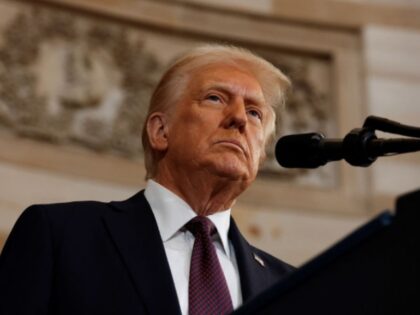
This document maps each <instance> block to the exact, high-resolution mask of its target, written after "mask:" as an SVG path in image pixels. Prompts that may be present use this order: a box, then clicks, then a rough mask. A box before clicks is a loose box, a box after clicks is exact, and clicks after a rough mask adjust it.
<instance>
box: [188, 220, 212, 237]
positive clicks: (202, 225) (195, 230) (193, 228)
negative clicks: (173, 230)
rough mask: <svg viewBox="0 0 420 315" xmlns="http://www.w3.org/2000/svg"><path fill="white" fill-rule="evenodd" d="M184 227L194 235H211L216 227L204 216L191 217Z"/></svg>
mask: <svg viewBox="0 0 420 315" xmlns="http://www.w3.org/2000/svg"><path fill="white" fill-rule="evenodd" d="M185 227H186V228H187V230H188V231H190V232H191V233H192V234H193V235H194V236H195V237H197V236H199V235H207V236H211V235H212V234H213V233H215V232H216V228H215V226H214V225H213V223H212V222H211V221H210V220H209V219H208V218H206V217H203V216H197V217H195V218H193V219H191V220H190V221H189V222H188V223H187V224H186V225H185Z"/></svg>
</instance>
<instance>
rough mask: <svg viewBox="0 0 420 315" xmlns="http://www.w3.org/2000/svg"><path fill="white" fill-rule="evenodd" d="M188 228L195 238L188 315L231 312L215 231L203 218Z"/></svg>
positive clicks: (211, 314) (197, 219)
mask: <svg viewBox="0 0 420 315" xmlns="http://www.w3.org/2000/svg"><path fill="white" fill-rule="evenodd" d="M186 228H187V229H188V230H189V231H190V232H191V233H192V234H194V237H195V241H194V248H193V251H192V256H191V266H190V284H189V314H190V315H204V314H206V315H207V314H209V315H214V314H217V315H220V314H228V313H230V312H232V311H233V307H232V300H231V298H230V293H229V289H228V286H227V283H226V279H225V275H224V274H223V271H222V268H221V266H220V263H219V259H218V258H217V254H216V249H215V248H214V245H213V242H212V239H211V235H212V234H213V233H214V232H215V231H216V228H215V227H214V225H213V223H211V221H210V220H209V219H207V218H206V217H202V216H198V217H195V218H194V219H192V220H191V221H190V222H188V223H187V224H186Z"/></svg>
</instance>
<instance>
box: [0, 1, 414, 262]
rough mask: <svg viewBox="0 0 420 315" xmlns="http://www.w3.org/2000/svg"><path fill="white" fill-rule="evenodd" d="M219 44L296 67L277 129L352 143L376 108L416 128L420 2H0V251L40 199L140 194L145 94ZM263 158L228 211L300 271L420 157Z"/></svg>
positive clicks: (373, 208) (387, 200)
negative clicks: (280, 161) (320, 163)
mask: <svg viewBox="0 0 420 315" xmlns="http://www.w3.org/2000/svg"><path fill="white" fill-rule="evenodd" d="M212 42H214V43H224V44H233V45H239V46H243V47H246V48H249V49H251V50H252V51H254V52H255V53H257V54H259V55H261V56H263V57H265V58H266V59H268V60H269V61H271V62H272V63H273V64H274V65H276V66H277V67H279V68H280V69H282V70H283V71H284V72H285V73H286V74H287V75H288V76H289V77H290V78H291V80H292V82H293V89H292V90H291V91H290V93H289V95H288V104H287V108H286V109H285V110H284V111H279V112H278V113H277V115H278V120H277V138H278V137H280V136H281V135H284V134H288V133H298V132H309V131H311V132H323V133H324V134H325V135H326V136H327V137H329V138H342V137H343V136H344V135H345V134H347V132H349V131H350V130H351V129H353V128H356V127H361V126H362V124H363V121H364V119H365V118H366V116H367V115H377V116H381V117H386V118H389V119H392V120H396V121H399V122H401V123H404V124H409V125H414V126H420V101H419V100H420V53H419V52H420V1H418V0H417V1H416V0H412V1H409V0H260V1H255V0H241V1H239V0H229V1H228V0H223V1H222V0H159V1H156V0H155V1H146V0H124V1H117V0H107V1H100V0H55V1H54V0H50V1H16V0H14V1H8V0H0V249H1V248H2V246H3V244H4V242H5V240H6V238H7V236H8V234H9V232H10V230H11V228H12V226H13V224H14V222H15V221H16V219H17V218H18V216H19V215H20V214H21V212H22V211H23V210H24V209H25V208H26V207H28V206H29V205H31V204H34V203H51V202H63V201H72V200H103V201H110V200H122V199H126V198H128V197H129V196H131V195H132V194H134V193H135V192H137V191H138V190H140V189H142V188H143V187H144V185H145V182H144V174H145V172H144V168H143V162H142V161H143V151H142V147H141V136H140V135H141V130H142V126H143V121H144V117H145V113H146V109H147V106H148V100H149V96H150V93H151V91H152V89H153V87H154V85H155V84H156V83H157V80H158V79H159V76H160V75H161V74H162V72H163V71H164V69H165V68H166V67H167V65H168V64H169V63H170V62H171V61H172V60H173V59H175V58H176V57H177V56H179V55H180V54H181V53H183V52H184V51H186V50H187V49H189V48H191V47H194V46H196V45H200V44H203V43H212ZM378 136H384V137H389V135H386V134H381V133H378ZM268 157H269V158H268V160H267V162H266V163H265V165H264V166H263V169H262V171H261V173H260V175H259V178H258V179H257V181H256V183H255V184H254V185H253V186H252V187H251V188H250V189H249V190H248V191H247V192H246V193H245V194H244V195H243V196H241V198H240V200H238V202H237V204H236V205H235V207H234V212H233V214H234V217H235V219H236V220H237V223H238V224H239V225H240V227H241V229H242V231H243V232H244V234H245V235H246V237H247V238H248V240H249V241H250V242H251V243H253V244H254V245H256V246H258V247H261V248H263V249H265V250H267V251H268V252H270V253H272V254H273V255H275V256H277V257H279V258H281V259H283V260H285V261H288V262H289V263H291V264H293V265H296V266H299V265H301V264H302V263H304V262H305V261H307V260H308V259H310V258H312V257H314V256H315V255H317V254H319V253H320V252H322V251H323V250H325V249H327V248H328V247H329V246H331V245H332V244H334V243H335V242H337V241H338V240H340V239H341V238H343V237H344V236H346V235H347V234H348V233H350V232H351V231H353V230H354V229H356V228H357V227H358V226H360V225H362V224H364V223H365V222H367V221H368V220H370V219H371V218H372V217H374V216H375V215H377V214H378V213H380V212H381V211H383V210H385V209H390V210H392V209H394V202H395V198H396V196H398V195H400V194H403V193H405V192H409V191H412V190H414V189H418V188H419V186H420V185H419V184H420V156H419V154H418V153H417V154H408V155H402V156H398V157H387V158H381V159H379V160H378V161H376V162H375V163H374V164H373V165H372V166H371V167H369V168H355V167H351V166H349V165H347V164H346V163H345V162H336V163H330V164H328V165H327V166H326V167H323V168H320V169H316V170H287V169H283V168H281V167H279V166H278V165H277V163H276V162H275V160H274V157H273V148H270V150H269V155H268ZM74 233H77V230H75V231H74Z"/></svg>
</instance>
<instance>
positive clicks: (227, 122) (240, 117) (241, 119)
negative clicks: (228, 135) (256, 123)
mask: <svg viewBox="0 0 420 315" xmlns="http://www.w3.org/2000/svg"><path fill="white" fill-rule="evenodd" d="M247 121H248V117H247V115H246V109H245V104H244V102H243V101H242V100H234V101H232V102H231V103H230V104H229V106H226V107H225V119H224V123H223V126H224V127H225V128H227V129H238V130H239V131H240V132H244V131H245V127H246V124H247Z"/></svg>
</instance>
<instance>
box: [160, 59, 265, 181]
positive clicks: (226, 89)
mask: <svg viewBox="0 0 420 315" xmlns="http://www.w3.org/2000/svg"><path fill="white" fill-rule="evenodd" d="M170 115H171V116H170V118H169V123H168V139H167V140H168V147H167V151H166V158H168V159H169V160H170V161H171V162H170V163H171V167H175V168H181V169H182V170H185V171H188V172H195V171H206V172H209V173H211V174H216V175H218V176H221V177H225V178H228V179H230V180H239V181H241V182H244V183H247V184H250V183H251V182H252V181H253V180H254V179H255V176H256V174H257V171H258V166H259V164H260V162H261V160H262V159H263V158H264V157H265V152H264V147H265V134H264V130H265V127H266V124H267V123H268V120H269V115H270V111H269V108H268V105H267V104H266V103H265V100H264V96H263V93H262V90H261V87H260V85H259V83H258V81H257V80H256V79H255V77H254V76H253V75H252V74H251V73H250V72H248V71H246V70H244V69H240V68H238V67H235V66H233V65H223V64H216V65H211V66H208V67H205V68H204V69H203V68H201V69H200V70H199V71H196V72H195V73H193V74H192V75H191V79H190V82H189V84H188V86H187V88H186V93H185V94H184V95H183V96H182V97H181V99H180V101H179V102H178V103H177V104H176V105H175V107H174V111H173V112H172V113H171V114H170Z"/></svg>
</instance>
